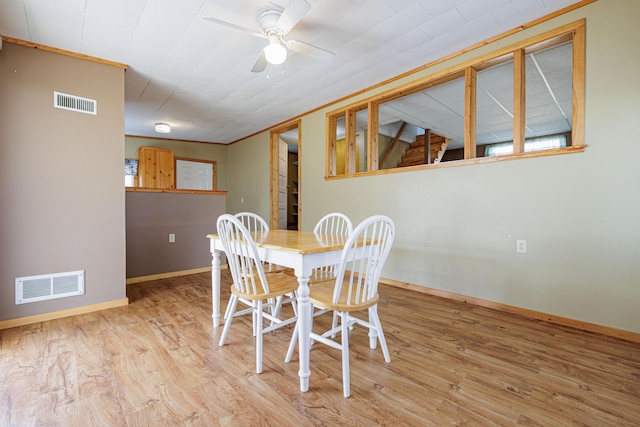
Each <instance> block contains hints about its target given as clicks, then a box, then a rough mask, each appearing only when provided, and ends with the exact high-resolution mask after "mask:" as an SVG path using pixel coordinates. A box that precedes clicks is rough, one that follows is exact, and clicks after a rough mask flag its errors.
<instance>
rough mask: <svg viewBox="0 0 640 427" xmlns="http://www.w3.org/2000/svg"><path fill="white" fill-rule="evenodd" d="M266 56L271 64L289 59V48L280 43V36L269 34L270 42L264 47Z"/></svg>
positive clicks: (277, 63)
mask: <svg viewBox="0 0 640 427" xmlns="http://www.w3.org/2000/svg"><path fill="white" fill-rule="evenodd" d="M264 56H265V58H266V59H267V62H268V63H269V64H274V65H279V64H282V63H283V62H284V61H285V60H286V59H287V49H286V48H285V47H284V46H282V44H280V40H278V36H269V44H268V45H267V47H265V48H264Z"/></svg>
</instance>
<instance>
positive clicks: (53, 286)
mask: <svg viewBox="0 0 640 427" xmlns="http://www.w3.org/2000/svg"><path fill="white" fill-rule="evenodd" d="M82 294H84V270H79V271H69V272H66V273H54V274H43V275H40V276H30V277H18V278H17V279H16V304H26V303H29V302H36V301H44V300H49V299H55V298H64V297H70V296H74V295H82Z"/></svg>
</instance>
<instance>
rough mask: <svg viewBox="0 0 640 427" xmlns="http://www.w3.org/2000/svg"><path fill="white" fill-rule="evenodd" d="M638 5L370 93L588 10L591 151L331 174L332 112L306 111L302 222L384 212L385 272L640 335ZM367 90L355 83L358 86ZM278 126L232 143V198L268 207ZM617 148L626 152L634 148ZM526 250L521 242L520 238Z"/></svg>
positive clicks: (612, 0) (610, 7) (607, 1)
mask: <svg viewBox="0 0 640 427" xmlns="http://www.w3.org/2000/svg"><path fill="white" fill-rule="evenodd" d="M638 16H640V2H637V1H635V0H599V1H597V2H595V3H592V4H589V5H588V6H585V7H582V8H580V9H578V10H575V11H573V12H570V13H568V14H565V15H562V16H560V17H557V18H554V19H553V20H550V21H548V22H545V23H543V24H540V25H538V26H536V27H534V28H531V29H528V30H526V31H523V32H520V33H518V34H515V35H512V36H510V37H508V38H506V39H503V40H500V41H498V42H495V43H493V44H491V45H489V46H486V47H483V48H480V49H477V50H476V51H474V52H470V53H467V54H465V55H462V56H460V57H458V58H454V59H452V60H449V61H447V62H445V63H443V64H440V65H438V66H436V67H432V68H431V69H428V70H425V71H424V72H421V73H419V74H416V75H414V76H411V77H409V78H405V79H403V80H401V81H398V82H395V83H393V84H391V85H387V86H385V87H383V88H380V89H377V90H374V91H371V92H367V96H369V95H371V94H372V93H375V92H376V91H378V92H379V91H381V90H387V89H389V88H391V87H392V86H397V85H399V84H401V83H404V82H406V81H408V80H414V79H416V78H418V77H420V76H425V75H428V74H431V73H433V72H436V71H438V70H440V69H443V68H445V67H448V66H451V65H454V64H456V63H459V62H461V61H464V60H466V59H469V58H473V57H477V56H479V55H481V54H483V53H487V52H491V51H493V50H495V49H497V48H498V47H500V46H505V45H509V44H511V43H514V42H515V41H518V40H522V39H526V38H528V37H530V36H532V35H534V34H539V33H541V32H544V31H547V30H550V29H553V28H556V27H559V26H561V25H563V24H566V23H570V22H573V21H576V20H578V19H580V18H585V17H586V18H587V52H586V58H587V67H586V114H585V121H586V127H585V134H586V143H587V144H588V147H587V148H586V150H585V152H584V153H578V154H571V155H562V156H552V157H542V158H534V159H526V160H518V161H509V162H496V163H491V164H481V165H474V166H462V167H449V168H437V169H430V170H423V171H413V172H404V173H393V174H384V175H378V176H367V177H359V178H352V179H342V180H330V181H327V180H325V179H324V168H325V165H324V159H325V131H326V129H325V126H326V113H327V112H328V111H329V110H335V109H336V108H338V107H339V106H340V105H345V104H347V103H351V102H354V101H356V100H357V99H359V98H352V99H349V100H347V101H345V102H344V103H342V104H338V105H332V106H331V107H329V108H327V109H324V110H321V111H318V112H315V113H312V114H309V115H306V116H305V117H303V118H302V139H301V144H302V157H301V159H300V164H301V167H302V186H301V198H302V206H303V212H302V227H303V230H311V229H312V227H313V225H314V224H315V222H316V221H317V220H318V219H319V218H320V217H321V216H322V215H324V214H325V213H327V212H330V211H341V212H344V213H346V214H347V215H349V216H350V217H351V218H352V220H353V221H354V223H358V222H359V221H361V220H362V219H364V218H365V217H367V216H368V215H371V214H374V213H382V214H386V215H389V216H390V217H392V218H393V219H394V220H395V223H396V226H397V237H396V241H395V244H394V246H393V249H392V252H391V255H390V258H389V261H388V262H387V265H386V266H385V269H384V271H383V276H384V277H387V278H390V279H394V280H398V281H402V282H409V283H413V284H417V285H421V286H427V287H430V288H436V289H441V290H445V291H449V292H455V293H459V294H464V295H468V296H472V297H477V298H482V299H486V300H490V301H496V302H499V303H503V304H508V305H512V306H517V307H522V308H526V309H531V310H536V311H539V312H544V313H549V314H554V315H558V316H564V317H567V318H572V319H576V320H581V321H585V322H590V323H594V324H599V325H603V326H609V327H613V328H618V329H623V330H629V331H633V332H640V243H639V242H640V225H638V224H639V223H638V221H640V191H639V190H638V185H639V183H640V168H638V166H637V162H638V159H639V158H640V141H639V137H638V132H637V121H638V117H640V103H639V102H638V100H637V99H638V96H639V95H640V83H639V82H640V79H638V76H637V70H638V69H640V56H639V55H638V54H637V46H636V45H637V41H638V40H640V26H638V25H637V22H636V19H637V17H638ZM357 89H359V88H354V91H355V90H357ZM268 145H269V135H268V132H264V133H262V134H260V135H257V136H254V137H252V138H249V139H247V140H244V141H242V142H239V143H236V144H234V145H233V146H231V147H230V148H229V157H228V159H229V164H230V165H231V167H230V173H229V175H228V183H229V208H230V209H231V210H232V211H233V210H239V207H240V206H239V205H238V204H237V203H236V202H237V201H238V200H239V198H240V197H243V196H244V198H245V204H244V207H245V208H247V209H251V210H255V211H257V212H259V213H260V214H261V215H264V216H268V212H269V207H268V204H269V180H268V173H269V152H268ZM614 153H625V155H624V156H619V155H614ZM517 239H525V240H527V253H526V254H517V253H516V250H515V249H516V240H517Z"/></svg>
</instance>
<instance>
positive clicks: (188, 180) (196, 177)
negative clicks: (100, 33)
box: [176, 160, 213, 190]
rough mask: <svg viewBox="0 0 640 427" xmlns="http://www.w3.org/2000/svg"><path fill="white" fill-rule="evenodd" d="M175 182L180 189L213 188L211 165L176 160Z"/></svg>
mask: <svg viewBox="0 0 640 427" xmlns="http://www.w3.org/2000/svg"><path fill="white" fill-rule="evenodd" d="M176 184H177V185H176V188H179V189H182V190H213V165H212V164H211V163H205V162H191V161H188V160H176Z"/></svg>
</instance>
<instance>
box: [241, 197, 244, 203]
mask: <svg viewBox="0 0 640 427" xmlns="http://www.w3.org/2000/svg"><path fill="white" fill-rule="evenodd" d="M240 204H241V205H242V204H244V197H240Z"/></svg>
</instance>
